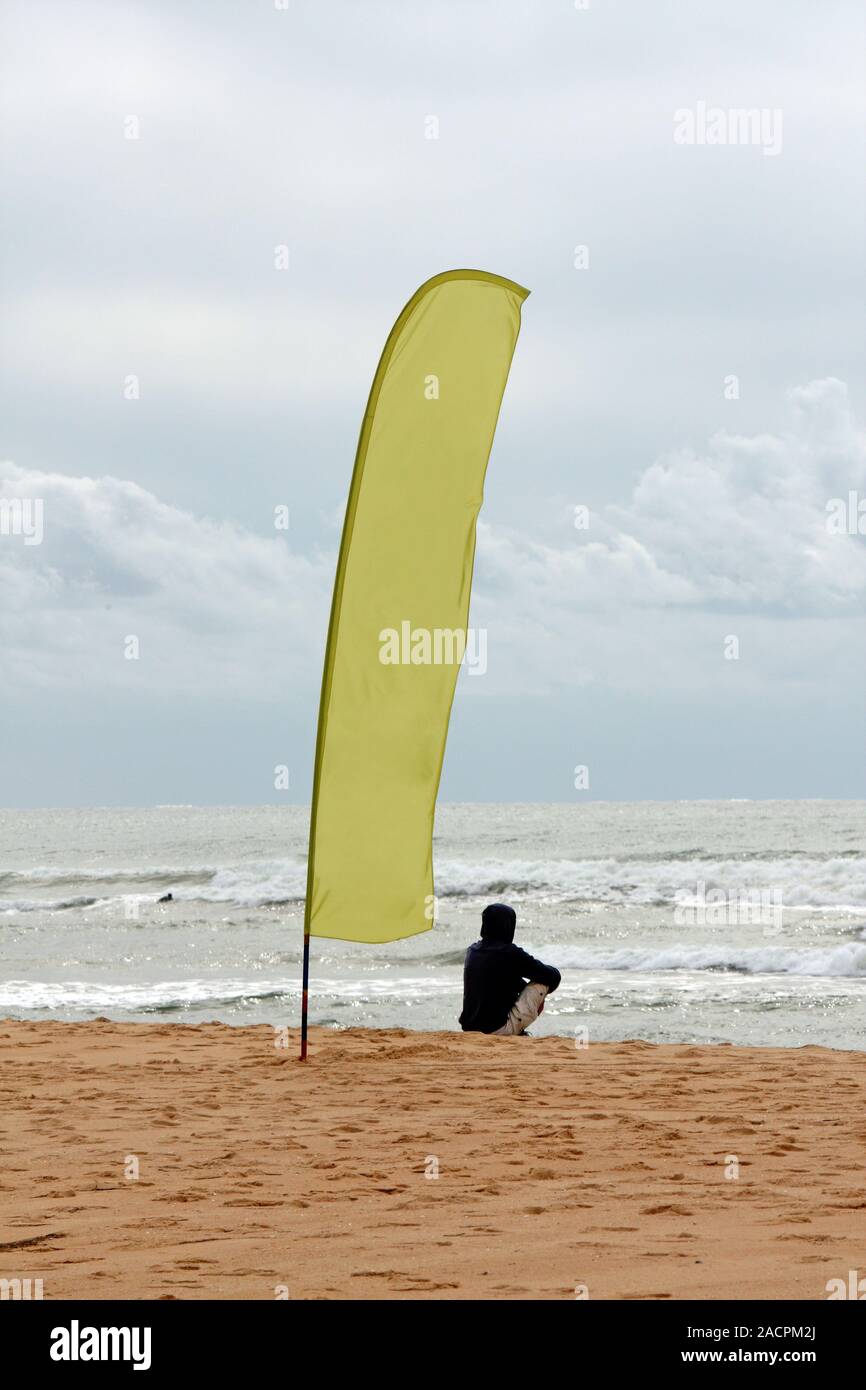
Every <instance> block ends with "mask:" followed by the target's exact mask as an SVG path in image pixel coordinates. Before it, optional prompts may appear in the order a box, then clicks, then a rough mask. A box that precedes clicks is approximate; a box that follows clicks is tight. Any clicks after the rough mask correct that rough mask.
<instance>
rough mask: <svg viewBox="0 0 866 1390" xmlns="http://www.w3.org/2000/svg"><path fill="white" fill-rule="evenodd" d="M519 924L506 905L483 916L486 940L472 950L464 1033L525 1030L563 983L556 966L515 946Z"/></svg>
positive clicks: (462, 1021)
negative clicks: (560, 983) (546, 999)
mask: <svg viewBox="0 0 866 1390" xmlns="http://www.w3.org/2000/svg"><path fill="white" fill-rule="evenodd" d="M516 923H517V914H516V913H515V911H514V909H513V908H511V907H507V906H506V905H505V904H504V903H491V904H490V906H489V907H486V908H485V909H484V911H483V913H482V914H481V940H480V941H476V942H474V943H473V945H471V946H470V947H469V949H468V951H467V952H466V961H465V964H464V967H463V1012H462V1013H461V1015H460V1020H459V1021H460V1026H461V1028H462V1029H463V1031H464V1033H522V1032H524V1031H525V1029H526V1028H528V1027H529V1025H530V1024H531V1023H534V1021H535V1019H536V1018H537V1017H538V1015H539V1014H540V1013H541V1010H542V1009H543V1008H544V999H545V996H546V995H547V994H549V993H552V991H553V990H555V989H556V987H557V985H558V984H559V981H560V974H559V971H558V970H556V969H555V968H554V966H552V965H545V964H544V962H543V961H540V960H535V959H534V957H533V956H530V955H529V954H528V952H526V951H522V950H521V949H520V947H519V946H515V945H514V928H515V925H516ZM527 981H528V983H527Z"/></svg>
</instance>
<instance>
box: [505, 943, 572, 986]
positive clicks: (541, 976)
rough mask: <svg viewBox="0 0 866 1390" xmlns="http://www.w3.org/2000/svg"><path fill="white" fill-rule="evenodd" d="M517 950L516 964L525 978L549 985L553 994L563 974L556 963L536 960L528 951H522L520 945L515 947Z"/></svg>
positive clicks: (537, 983) (535, 982) (534, 982)
mask: <svg viewBox="0 0 866 1390" xmlns="http://www.w3.org/2000/svg"><path fill="white" fill-rule="evenodd" d="M514 951H515V952H516V959H515V962H514V963H515V965H516V966H517V968H518V970H519V971H520V973H521V975H522V976H523V978H524V979H525V980H531V981H532V983H533V984H536V985H547V988H548V990H549V991H550V993H551V994H552V993H553V991H554V990H555V989H556V988H557V987H558V985H559V982H560V980H561V979H562V976H561V975H560V973H559V971H558V970H557V968H556V966H555V965H545V964H544V961H543V960H536V959H535V957H534V956H531V955H530V954H529V952H528V951H522V950H521V949H520V947H519V946H515V947H514Z"/></svg>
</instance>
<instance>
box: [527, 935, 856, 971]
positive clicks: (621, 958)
mask: <svg viewBox="0 0 866 1390" xmlns="http://www.w3.org/2000/svg"><path fill="white" fill-rule="evenodd" d="M528 949H531V948H528ZM533 954H535V952H533ZM537 954H538V955H540V956H541V957H542V958H543V959H545V960H549V961H551V962H552V963H553V964H554V965H556V966H557V967H558V968H559V969H560V970H638V971H643V972H655V971H666V970H737V971H742V972H743V973H744V974H747V975H815V976H834V975H839V976H852V977H855V978H866V944H862V943H860V942H854V941H849V942H845V943H844V944H843V945H839V946H829V947H823V948H821V947H812V948H806V949H796V950H795V949H790V948H789V947H786V946H744V947H730V946H726V945H724V944H723V943H720V944H719V945H707V946H681V945H677V946H670V947H666V948H663V949H659V948H658V947H652V946H647V947H623V948H621V949H620V950H616V951H598V950H593V949H584V948H582V947H571V946H564V947H563V946H560V947H556V946H545V947H539V948H538V951H537Z"/></svg>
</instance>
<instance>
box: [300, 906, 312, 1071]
mask: <svg viewBox="0 0 866 1390" xmlns="http://www.w3.org/2000/svg"><path fill="white" fill-rule="evenodd" d="M309 991H310V928H309V923H307V922H305V923H304V977H303V984H302V986H301V1061H302V1062H306V1060H307V1008H308V1001H309Z"/></svg>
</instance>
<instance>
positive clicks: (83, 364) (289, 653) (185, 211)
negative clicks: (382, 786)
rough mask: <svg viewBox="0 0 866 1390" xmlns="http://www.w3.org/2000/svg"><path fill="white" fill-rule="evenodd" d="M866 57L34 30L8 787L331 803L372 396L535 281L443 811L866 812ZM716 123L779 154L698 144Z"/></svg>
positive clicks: (567, 22)
mask: <svg viewBox="0 0 866 1390" xmlns="http://www.w3.org/2000/svg"><path fill="white" fill-rule="evenodd" d="M862 31H863V20H862V14H861V7H860V5H859V4H857V3H854V0H851V3H847V0H822V3H821V4H820V5H815V4H814V3H811V0H810V3H805V0H802V3H801V0H762V3H761V4H759V5H755V4H754V0H748V3H747V2H746V0H732V2H731V3H726V4H724V5H721V4H717V3H710V0H677V2H676V3H674V2H673V0H668V3H664V2H663V0H662V3H654V4H647V3H646V0H619V3H615V0H607V2H606V0H589V5H588V7H587V8H585V9H584V8H581V7H578V6H576V5H575V4H574V3H573V0H556V3H553V2H552V0H548V2H547V3H546V2H545V0H526V2H525V3H518V2H517V0H483V2H482V0H437V2H436V3H420V2H416V0H388V3H375V2H374V0H343V2H342V3H341V2H340V0H330V3H328V4H322V3H321V2H320V0H291V3H290V4H288V6H287V8H286V9H280V8H277V6H276V5H275V4H274V3H273V0H235V3H225V2H223V3H220V2H219V0H183V3H180V4H178V3H168V0H165V2H164V3H163V2H162V0H140V3H123V2H122V0H104V3H100V4H89V3H86V0H80V2H79V3H77V4H76V5H74V6H72V5H69V4H66V3H61V2H60V0H57V2H56V3H50V2H46V0H42V2H41V3H40V4H38V5H34V4H33V3H19V4H16V3H14V0H7V2H6V4H5V5H4V7H3V23H2V34H0V40H2V44H0V49H2V54H3V56H2V59H0V64H2V74H0V76H2V89H3V90H2V107H3V109H2V113H0V114H2V131H3V134H2V189H3V200H2V201H3V207H4V229H3V256H2V259H3V266H2V269H3V285H2V311H3V312H2V316H0V319H2V329H0V332H2V342H0V348H2V401H0V406H2V409H0V458H2V459H3V460H7V461H8V462H4V463H2V465H0V498H6V499H13V498H20V499H25V500H26V499H41V500H42V502H43V506H44V537H43V539H42V542H41V544H38V545H37V544H28V543H26V541H27V538H26V537H25V536H24V535H23V534H20V533H18V534H16V533H14V529H13V531H12V533H10V534H0V584H2V590H0V595H2V603H0V640H2V651H3V659H2V689H0V722H2V729H3V733H2V740H3V746H2V756H0V767H2V773H0V777H2V784H0V800H2V803H3V804H6V805H11V806H15V805H79V804H121V805H122V804H152V803H166V802H193V803H194V802H203V803H208V802H222V803H230V802H262V801H274V800H279V799H280V798H288V799H290V800H292V801H300V802H304V801H308V800H309V791H310V781H311V771H312V766H311V765H312V750H313V743H314V738H315V722H316V715H317V705H318V687H319V681H320V677H321V663H322V655H323V647H324V636H325V625H326V621H327V610H328V605H329V602H330V591H331V585H332V582H333V573H334V565H335V560H336V548H337V544H338V540H339V527H340V521H341V516H342V509H343V505H344V502H345V497H346V492H347V489H348V484H349V478H350V475H351V469H352V463H353V458H354V451H355V446H356V442H357V435H358V429H359V426H360V421H361V416H362V414H363V409H364V405H365V403H366V398H367V393H368V391H369V387H370V382H371V379H372V375H373V372H374V370H375V367H376V363H377V361H378V358H379V354H380V352H381V350H382V347H383V345H384V341H385V338H386V336H387V334H388V331H389V330H390V327H391V325H392V323H393V321H394V319H395V318H396V316H397V314H398V313H399V311H400V309H401V308H402V306H403V304H404V303H405V301H406V300H407V299H408V298H409V297H410V295H411V294H412V292H413V291H414V290H415V289H416V287H417V286H418V285H419V284H420V283H421V282H422V281H424V280H426V279H428V278H429V277H430V276H431V275H434V274H436V273H437V272H439V271H441V270H446V269H450V268H453V267H460V266H473V267H481V268H484V269H488V270H492V271H495V272H497V273H499V274H502V275H506V276H508V277H510V278H512V279H515V280H517V281H519V282H520V283H521V284H523V285H525V286H527V287H528V288H529V289H530V290H531V296H530V298H529V299H528V300H527V301H526V303H525V305H524V309H523V329H522V333H521V338H520V341H519V343H518V347H517V352H516V355H515V359H514V365H513V369H512V373H511V377H510V381H509V384H508V387H507V391H506V396H505V402H504V406H503V410H502V414H501V417H500V423H499V429H498V433H497V439H496V443H495V446H494V451H493V456H492V459H491V464H490V469H489V472H488V480H487V487H486V501H485V506H484V510H483V512H482V524H481V527H480V529H479V545H478V557H477V565H476V575H475V586H474V594H473V605H472V613H471V622H472V624H473V626H476V627H484V628H485V629H486V630H487V633H488V639H487V640H488V671H487V673H486V674H485V675H484V676H470V675H468V674H467V673H465V672H464V673H463V674H462V675H461V677H460V683H459V687H458V696H457V700H456V702H455V707H454V714H453V718H452V726H451V735H450V739H449V747H448V753H447V756H446V763H445V774H444V780H443V788H442V791H443V796H444V797H445V799H449V800H455V799H461V800H462V799H466V800H515V801H516V800H561V801H568V800H573V799H580V798H583V799H586V798H587V797H591V798H601V799H630V798H658V799H666V798H678V797H737V796H742V797H756V798H757V797H801V796H803V797H805V796H827V797H834V796H842V797H851V796H860V795H862V790H863V786H862V773H863V752H864V748H863V714H864V701H863V696H864V688H866V661H864V652H866V642H864V635H866V634H864V630H863V622H862V614H863V599H864V590H866V550H864V546H866V540H864V537H863V536H858V535H848V534H844V535H839V534H835V533H833V532H832V531H831V530H829V529H828V526H827V503H828V501H830V500H831V499H833V498H843V499H847V498H848V494H849V492H850V491H852V490H854V491H855V492H857V496H858V498H864V497H866V448H864V431H863V418H864V401H863V350H862V329H863V308H864V302H863V300H864V296H863V282H862V272H861V268H860V267H861V261H862V249H863V230H864V210H863V192H862V187H863V185H862V167H863V156H864V148H863V145H864V141H863V128H864V127H863V111H862V105H863V80H862V78H863V74H862V70H861V57H860V55H861V52H862V40H863V32H862ZM701 104H704V109H712V108H719V109H720V110H721V112H722V113H727V112H730V111H731V110H732V109H736V108H755V109H758V110H763V111H764V112H765V113H766V120H767V122H773V123H774V124H773V131H774V138H773V140H772V141H771V140H769V139H763V140H762V139H759V140H757V141H756V142H753V143H727V144H724V145H721V144H718V143H716V144H709V143H699V142H696V143H692V144H685V143H680V142H679V141H678V140H677V139H675V132H676V129H677V119H675V113H676V112H680V113H681V112H682V111H684V110H685V111H688V112H695V113H697V112H698V111H699V109H700V108H701ZM431 117H435V118H436V122H437V123H438V138H436V139H431V138H428V137H429V135H430V134H431V132H432V131H435V129H436V127H435V125H434V123H433V122H432V121H431V119H430V118H431ZM679 123H680V126H681V125H682V118H680V121H679ZM728 129H729V130H733V129H734V126H733V125H732V124H729V126H728ZM766 129H767V130H769V129H770V126H769V125H767V126H766ZM130 135H133V136H135V135H137V138H129V136H130ZM279 246H286V247H288V262H289V265H288V269H287V270H281V269H276V268H275V264H274V261H275V247H279ZM577 247H585V248H586V250H585V251H583V252H578V253H576V250H575V248H577ZM576 260H577V261H578V263H579V264H578V266H576V265H575V261H576ZM586 262H588V264H586ZM130 377H135V378H137V381H138V389H139V398H138V399H127V398H126V395H128V394H129V388H128V386H127V387H126V394H125V383H127V382H128V379H129V378H130ZM734 378H735V380H732V379H734ZM280 504H283V505H285V506H287V507H288V508H289V509H290V514H291V524H290V529H289V531H288V533H285V532H278V531H275V529H274V525H273V517H274V508H275V507H277V506H279V505H280ZM579 506H585V507H586V508H588V509H589V526H588V529H584V530H578V529H576V528H575V525H574V517H575V511H574V509H575V507H579ZM855 524H856V519H855ZM864 526H866V522H864ZM8 529H9V528H8V527H7V530H8ZM131 634H134V635H136V636H137V637H138V639H139V643H140V655H139V658H138V660H128V659H126V657H125V648H124V642H125V639H126V638H127V637H128V636H129V635H131ZM732 637H735V638H737V639H738V644H739V655H738V659H736V660H732V659H728V656H726V652H727V653H728V654H730V652H731V649H732V648H731V643H730V640H729V639H730V638H732ZM278 764H285V765H287V766H288V768H289V771H290V788H289V791H288V792H283V791H277V790H275V789H274V767H275V766H276V765H278ZM577 765H585V766H587V767H588V769H589V788H588V789H586V790H576V789H575V788H574V785H573V782H574V768H575V766H577Z"/></svg>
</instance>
